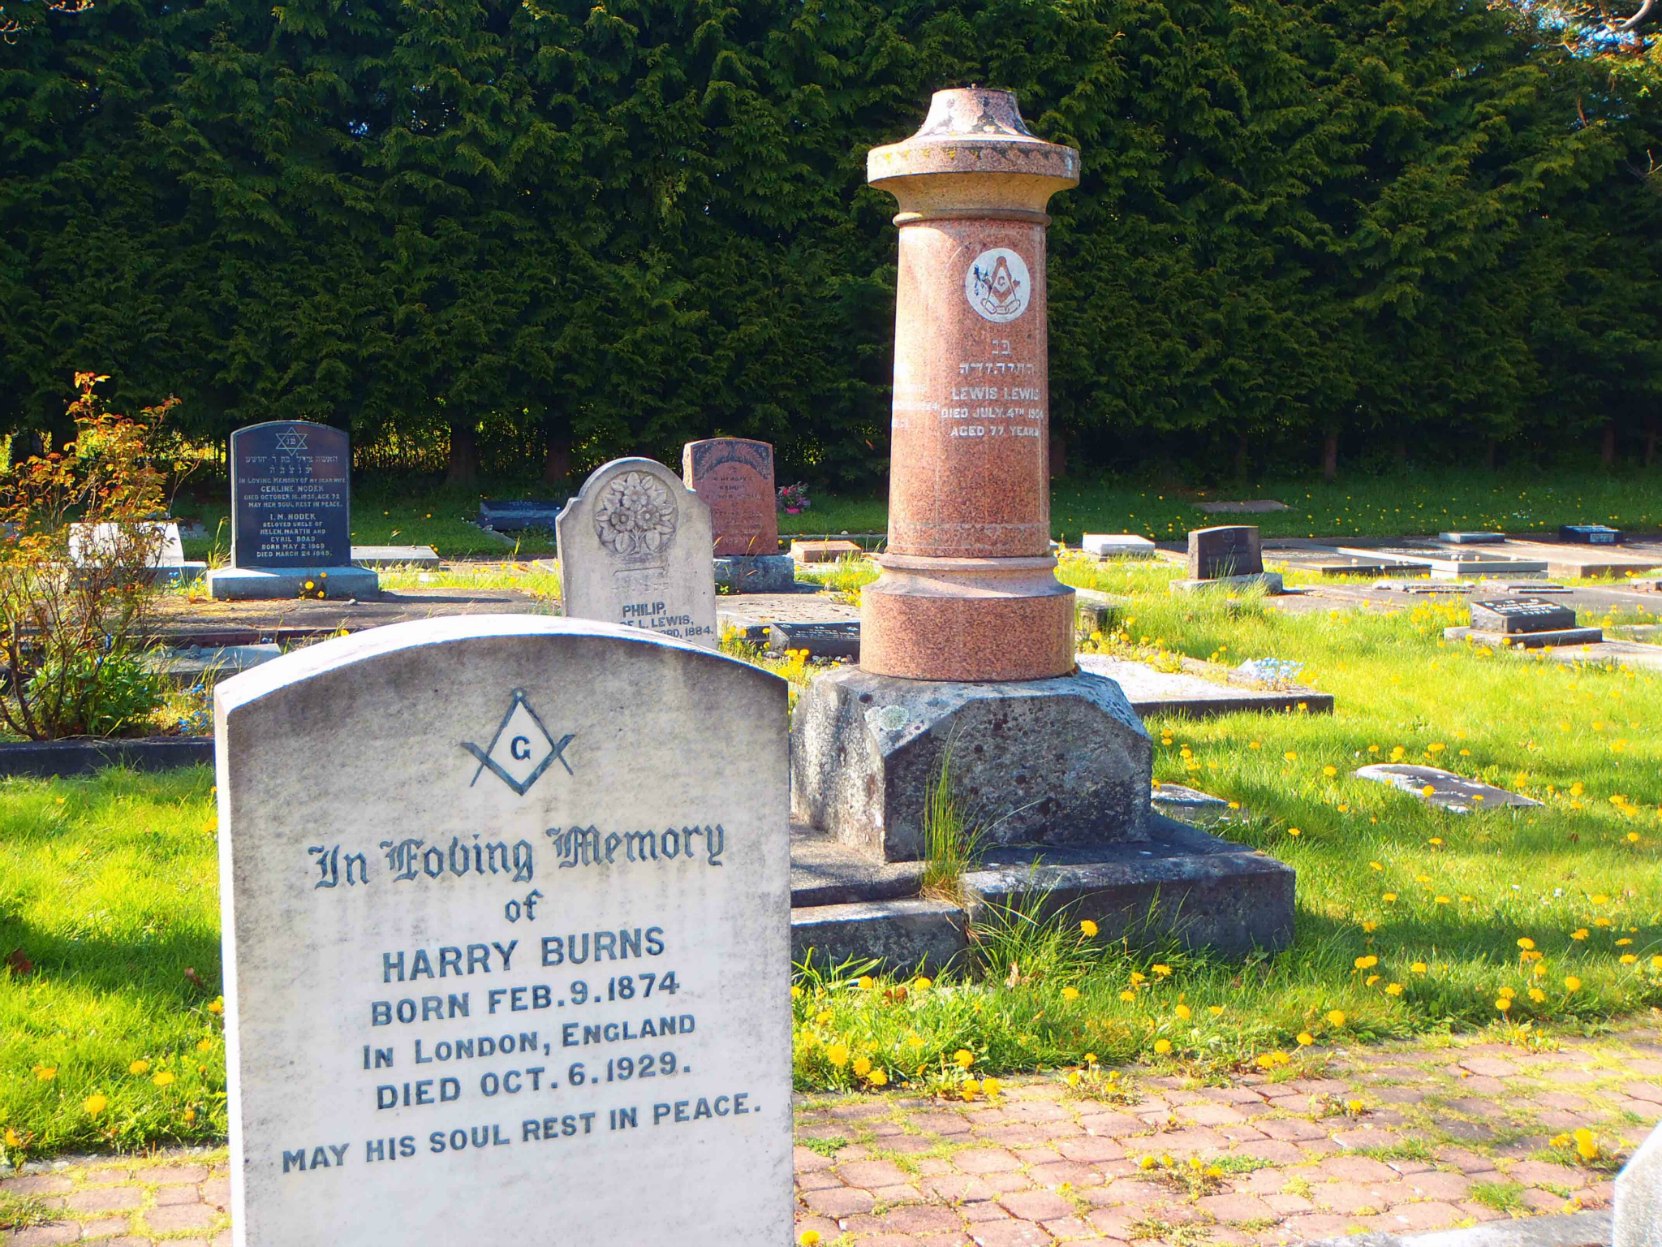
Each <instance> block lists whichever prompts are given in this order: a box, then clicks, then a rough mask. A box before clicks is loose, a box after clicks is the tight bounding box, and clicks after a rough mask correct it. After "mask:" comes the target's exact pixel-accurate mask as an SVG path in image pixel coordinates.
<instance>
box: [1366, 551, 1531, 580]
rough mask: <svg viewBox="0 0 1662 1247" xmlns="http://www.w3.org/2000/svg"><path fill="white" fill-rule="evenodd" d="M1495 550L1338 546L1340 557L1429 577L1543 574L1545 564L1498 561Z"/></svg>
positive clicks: (1509, 558) (1524, 559)
mask: <svg viewBox="0 0 1662 1247" xmlns="http://www.w3.org/2000/svg"><path fill="white" fill-rule="evenodd" d="M1495 548H1496V547H1493V546H1485V547H1481V548H1478V549H1461V548H1459V547H1456V546H1440V545H1431V544H1423V545H1419V544H1409V545H1400V546H1380V547H1364V546H1340V547H1339V551H1340V553H1342V554H1348V555H1351V556H1353V557H1355V558H1361V559H1378V560H1381V561H1383V562H1385V563H1387V564H1394V565H1395V566H1396V567H1398V568H1400V567H1402V566H1403V565H1404V564H1412V565H1416V566H1429V567H1430V569H1431V575H1432V576H1478V575H1482V574H1483V573H1485V572H1498V573H1500V574H1502V575H1523V574H1525V573H1526V572H1545V571H1546V570H1547V565H1546V562H1545V560H1541V559H1527V558H1511V557H1501V556H1500V555H1498V554H1494V553H1491V551H1493V550H1494V549H1495Z"/></svg>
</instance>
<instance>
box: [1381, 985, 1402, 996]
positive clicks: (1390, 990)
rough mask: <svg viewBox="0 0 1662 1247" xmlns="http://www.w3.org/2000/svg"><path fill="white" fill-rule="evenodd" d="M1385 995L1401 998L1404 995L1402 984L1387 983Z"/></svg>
mask: <svg viewBox="0 0 1662 1247" xmlns="http://www.w3.org/2000/svg"><path fill="white" fill-rule="evenodd" d="M1385 994H1386V995H1387V996H1400V995H1402V984H1401V983H1387V984H1385Z"/></svg>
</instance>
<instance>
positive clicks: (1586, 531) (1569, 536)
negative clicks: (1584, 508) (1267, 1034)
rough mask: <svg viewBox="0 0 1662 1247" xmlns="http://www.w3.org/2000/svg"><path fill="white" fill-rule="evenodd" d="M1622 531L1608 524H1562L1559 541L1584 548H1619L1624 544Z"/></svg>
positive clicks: (1559, 529)
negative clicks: (1572, 543)
mask: <svg viewBox="0 0 1662 1247" xmlns="http://www.w3.org/2000/svg"><path fill="white" fill-rule="evenodd" d="M1622 537H1623V534H1622V531H1621V530H1620V529H1618V528H1611V527H1610V526H1609V525H1607V524H1560V525H1559V526H1558V540H1560V541H1570V542H1574V543H1575V544H1576V545H1582V546H1617V545H1620V544H1621V543H1622Z"/></svg>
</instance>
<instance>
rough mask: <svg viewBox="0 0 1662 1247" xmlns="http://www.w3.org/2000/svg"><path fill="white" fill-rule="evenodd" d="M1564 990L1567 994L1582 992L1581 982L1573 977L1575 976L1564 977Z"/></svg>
mask: <svg viewBox="0 0 1662 1247" xmlns="http://www.w3.org/2000/svg"><path fill="white" fill-rule="evenodd" d="M1564 990H1565V991H1567V992H1578V991H1580V990H1581V980H1580V979H1578V978H1576V976H1575V975H1573V974H1568V975H1565V976H1564Z"/></svg>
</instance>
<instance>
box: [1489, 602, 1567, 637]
mask: <svg viewBox="0 0 1662 1247" xmlns="http://www.w3.org/2000/svg"><path fill="white" fill-rule="evenodd" d="M1471 610H1472V628H1473V630H1474V631H1477V632H1504V633H1509V634H1510V633H1521V632H1560V631H1563V630H1564V629H1566V628H1574V627H1575V626H1576V619H1575V611H1574V610H1572V609H1571V608H1570V607H1568V606H1565V605H1564V604H1563V603H1561V602H1548V601H1545V600H1543V599H1541V598H1533V597H1513V598H1484V599H1481V600H1473V602H1472V604H1471Z"/></svg>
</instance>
